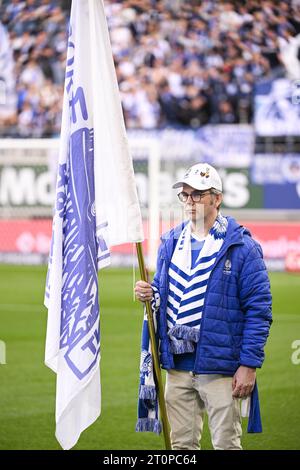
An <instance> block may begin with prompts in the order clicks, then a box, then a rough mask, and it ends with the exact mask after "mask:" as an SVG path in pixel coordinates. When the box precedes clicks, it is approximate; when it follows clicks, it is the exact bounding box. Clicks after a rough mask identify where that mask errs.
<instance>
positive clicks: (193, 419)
mask: <svg viewBox="0 0 300 470" xmlns="http://www.w3.org/2000/svg"><path fill="white" fill-rule="evenodd" d="M165 398H166V407H167V414H168V419H169V423H170V427H171V444H172V449H174V450H176V449H180V450H187V449H195V450H199V449H200V439H201V435H202V430H203V418H204V413H205V411H206V412H207V415H208V423H209V429H210V434H211V439H212V444H213V447H214V449H216V450H241V449H242V446H241V435H242V427H241V414H240V403H239V401H240V400H239V399H235V398H233V397H232V377H227V376H224V375H217V374H213V375H211V374H209V375H202V374H201V375H194V374H193V373H192V372H186V371H178V370H173V369H172V370H170V371H168V372H167V379H166V390H165Z"/></svg>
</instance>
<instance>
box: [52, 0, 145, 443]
mask: <svg viewBox="0 0 300 470" xmlns="http://www.w3.org/2000/svg"><path fill="white" fill-rule="evenodd" d="M142 239H143V231H142V223H141V215H140V207H139V204H138V199H137V192H136V186H135V181H134V173H133V167H132V161H131V158H130V154H129V150H128V142H127V137H126V131H125V126H124V121H123V115H122V109H121V104H120V98H119V91H118V84H117V80H116V74H115V69H114V63H113V58H112V52H111V46H110V41H109V34H108V28H107V24H106V18H105V14H104V7H103V3H102V0H88V1H87V0H74V1H73V4H72V8H71V18H70V29H69V37H68V53H67V65H66V75H65V90H64V103H63V116H62V129H61V142H60V154H59V166H58V178H57V188H56V206H55V214H54V219H53V234H52V245H51V252H50V257H49V267H48V276H47V285H46V293H45V304H46V306H47V308H48V325H47V339H46V355H45V362H46V365H47V366H49V367H50V368H51V369H53V370H54V371H55V372H56V374H57V385H56V437H57V439H58V441H59V443H60V444H61V446H62V447H63V448H64V449H70V448H71V447H73V446H74V445H75V444H76V442H77V440H78V438H79V436H80V433H81V432H82V431H83V430H84V429H85V428H87V427H88V426H89V425H90V424H91V423H93V422H94V421H95V419H97V417H98V416H99V415H100V411H101V389H100V368H99V363H100V320H99V303H98V279H97V270H98V268H101V267H103V266H106V265H107V264H109V257H110V254H109V247H110V246H112V245H117V244H121V243H125V242H136V241H141V240H142Z"/></svg>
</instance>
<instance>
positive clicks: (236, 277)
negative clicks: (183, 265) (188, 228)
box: [152, 217, 272, 376]
mask: <svg viewBox="0 0 300 470" xmlns="http://www.w3.org/2000/svg"><path fill="white" fill-rule="evenodd" d="M227 219H228V229H227V234H226V238H225V240H224V243H223V246H222V248H221V250H220V253H219V255H218V257H217V260H216V262H215V265H214V267H213V270H212V272H211V275H210V278H209V282H208V286H207V291H206V296H205V303H204V308H203V314H202V320H201V329H200V340H199V342H198V344H197V351H196V360H195V368H194V372H195V373H197V374H224V375H229V376H233V375H234V373H235V372H236V370H237V368H238V367H239V366H240V365H244V366H248V367H261V365H262V363H263V360H264V345H265V343H266V340H267V337H268V334H269V328H270V324H271V322H272V314H271V301H272V299H271V293H270V283H269V279H268V274H267V271H266V267H265V264H264V262H263V259H262V250H261V247H260V245H259V244H258V243H257V242H256V241H255V240H254V239H253V238H252V237H251V234H250V232H249V231H248V230H247V229H246V228H244V227H242V226H240V225H238V224H237V222H236V221H235V220H234V219H233V218H231V217H227ZM185 224H186V223H184V224H180V225H179V226H177V227H176V228H175V229H172V230H171V231H170V232H168V233H166V234H165V235H163V236H162V243H161V246H160V249H159V252H158V260H157V270H156V274H155V276H154V280H153V283H152V284H153V286H155V287H156V288H157V289H158V291H159V294H160V308H159V314H158V333H159V337H160V361H161V364H162V367H163V368H165V369H172V368H173V367H174V360H173V355H172V353H171V352H170V347H169V339H168V334H167V318H166V307H167V298H168V286H169V279H168V270H169V264H170V261H171V257H172V254H173V251H174V248H175V246H176V242H177V241H178V238H179V235H180V233H181V231H182V229H183V227H184V226H185Z"/></svg>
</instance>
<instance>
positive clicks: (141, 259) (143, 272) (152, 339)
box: [136, 242, 172, 450]
mask: <svg viewBox="0 0 300 470" xmlns="http://www.w3.org/2000/svg"><path fill="white" fill-rule="evenodd" d="M136 251H137V257H138V262H139V268H140V275H141V279H142V280H143V281H145V282H148V279H147V273H146V269H145V263H144V257H143V249H142V243H141V242H137V243H136ZM145 304H146V312H147V318H148V328H149V336H150V342H151V349H152V357H153V365H154V373H155V378H156V384H157V388H158V404H159V410H160V418H161V421H162V427H163V433H164V439H165V447H166V450H171V449H172V448H171V441H170V433H169V423H168V417H167V410H166V403H165V399H164V387H163V382H162V377H161V370H160V364H159V360H158V352H157V345H156V341H155V328H154V323H153V315H152V309H151V304H150V301H145Z"/></svg>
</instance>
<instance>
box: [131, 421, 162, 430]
mask: <svg viewBox="0 0 300 470" xmlns="http://www.w3.org/2000/svg"><path fill="white" fill-rule="evenodd" d="M147 431H149V432H155V434H160V433H161V431H162V426H161V422H160V421H159V420H158V419H154V418H139V419H138V420H137V423H136V426H135V432H147Z"/></svg>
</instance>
